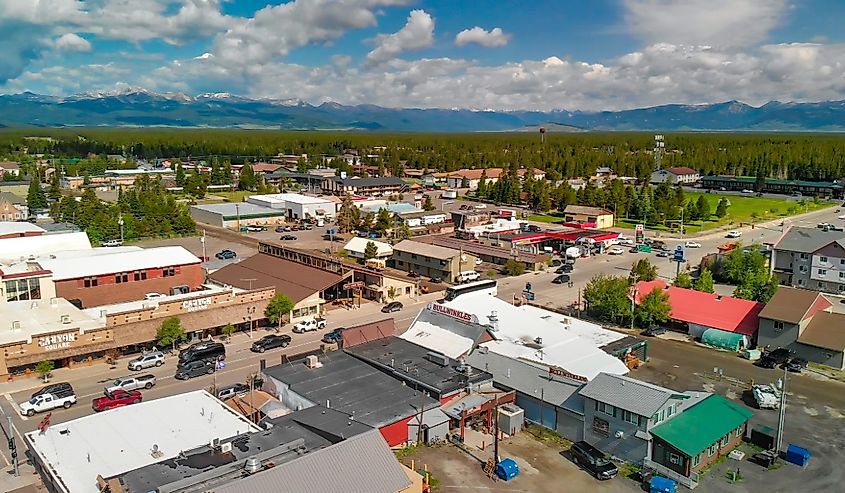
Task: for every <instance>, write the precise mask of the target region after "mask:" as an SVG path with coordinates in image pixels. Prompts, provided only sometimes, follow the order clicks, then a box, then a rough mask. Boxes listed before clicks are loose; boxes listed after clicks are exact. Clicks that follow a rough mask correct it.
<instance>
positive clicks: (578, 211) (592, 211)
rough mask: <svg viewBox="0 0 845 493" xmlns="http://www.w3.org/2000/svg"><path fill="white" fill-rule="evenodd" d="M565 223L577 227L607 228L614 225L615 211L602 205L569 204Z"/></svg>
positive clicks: (565, 211) (564, 214)
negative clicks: (603, 207)
mask: <svg viewBox="0 0 845 493" xmlns="http://www.w3.org/2000/svg"><path fill="white" fill-rule="evenodd" d="M563 216H564V219H563V224H564V225H566V226H570V227H575V228H594V229H606V228H612V227H613V213H612V212H610V211H608V210H605V209H602V208H601V207H587V206H583V205H567V206H566V209H564V210H563Z"/></svg>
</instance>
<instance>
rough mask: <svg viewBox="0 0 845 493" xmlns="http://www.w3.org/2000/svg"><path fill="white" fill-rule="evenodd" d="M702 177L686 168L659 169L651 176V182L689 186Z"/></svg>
mask: <svg viewBox="0 0 845 493" xmlns="http://www.w3.org/2000/svg"><path fill="white" fill-rule="evenodd" d="M700 179H701V175H700V174H699V173H698V171H696V170H694V169H692V168H688V167H686V166H679V167H674V168H665V169H659V170H657V171H655V172H653V173H652V174H651V180H650V182H651V183H653V184H657V183H668V184H670V185H689V184H692V183H696V182H698V180H700Z"/></svg>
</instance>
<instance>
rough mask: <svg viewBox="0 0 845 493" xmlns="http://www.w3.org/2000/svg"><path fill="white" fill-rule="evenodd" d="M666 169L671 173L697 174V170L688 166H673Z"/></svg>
mask: <svg viewBox="0 0 845 493" xmlns="http://www.w3.org/2000/svg"><path fill="white" fill-rule="evenodd" d="M667 171H669V172H670V173H672V174H673V175H697V174H698V171H696V170H694V169H692V168H688V167H686V166H675V167H674V168H668V169H667Z"/></svg>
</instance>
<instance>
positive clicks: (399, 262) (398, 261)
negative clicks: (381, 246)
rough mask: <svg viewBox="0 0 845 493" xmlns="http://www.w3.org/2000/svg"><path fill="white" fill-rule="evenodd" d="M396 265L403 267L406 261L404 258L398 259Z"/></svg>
mask: <svg viewBox="0 0 845 493" xmlns="http://www.w3.org/2000/svg"><path fill="white" fill-rule="evenodd" d="M396 265H397V266H399V267H402V266H403V265H405V262H404V261H402V260H397V261H396Z"/></svg>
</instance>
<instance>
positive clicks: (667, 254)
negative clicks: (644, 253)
mask: <svg viewBox="0 0 845 493" xmlns="http://www.w3.org/2000/svg"><path fill="white" fill-rule="evenodd" d="M657 256H658V257H660V258H666V257H668V256H669V252H667V251H666V250H660V251H659V252H657Z"/></svg>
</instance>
